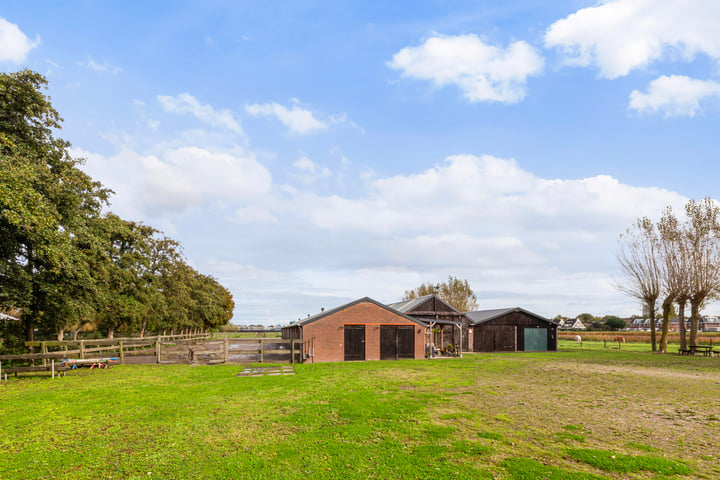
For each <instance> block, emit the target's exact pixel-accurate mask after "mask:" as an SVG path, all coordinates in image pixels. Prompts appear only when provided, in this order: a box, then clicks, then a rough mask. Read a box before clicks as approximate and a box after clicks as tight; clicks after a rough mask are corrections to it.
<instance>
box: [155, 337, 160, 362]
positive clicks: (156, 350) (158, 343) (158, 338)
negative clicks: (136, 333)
mask: <svg viewBox="0 0 720 480" xmlns="http://www.w3.org/2000/svg"><path fill="white" fill-rule="evenodd" d="M160 337H161V335H158V336H157V338H156V339H155V354H156V356H157V363H160Z"/></svg>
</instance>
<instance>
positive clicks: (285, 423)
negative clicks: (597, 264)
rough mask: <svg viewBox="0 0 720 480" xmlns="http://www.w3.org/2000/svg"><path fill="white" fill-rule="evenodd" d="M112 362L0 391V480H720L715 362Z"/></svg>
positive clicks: (719, 376)
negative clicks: (269, 373)
mask: <svg viewBox="0 0 720 480" xmlns="http://www.w3.org/2000/svg"><path fill="white" fill-rule="evenodd" d="M241 370H242V367H241V366H230V365H216V366H207V367H204V366H201V367H191V366H155V365H151V366H124V367H123V366H118V367H113V368H112V369H110V370H106V371H97V370H93V371H89V370H82V371H77V372H72V373H69V374H68V376H67V377H65V378H61V379H56V380H51V379H49V378H47V377H43V378H23V379H20V380H14V379H10V381H9V382H2V383H0V478H3V479H31V478H48V479H50V478H52V479H55V478H67V479H100V478H103V479H104V478H118V479H129V478H134V479H139V478H143V479H150V478H166V479H184V478H200V479H203V478H207V479H210V478H213V479H214V478H221V479H226V478H227V479H231V478H235V479H241V478H242V479H244V478H248V479H251V478H258V479H269V478H287V479H301V478H320V479H323V478H342V479H346V478H347V479H364V478H403V479H406V478H433V479H436V478H448V477H449V478H472V479H474V478H480V479H482V478H488V479H490V478H498V479H538V478H547V479H600V478H616V479H620V478H638V479H640V478H643V479H644V478H719V477H720V466H718V465H720V458H718V456H719V455H720V419H719V418H718V415H720V408H719V407H720V400H719V399H720V395H719V394H720V359H718V358H705V357H679V356H676V355H654V354H650V353H643V352H634V351H630V350H626V349H625V345H623V348H622V349H621V350H617V349H609V348H608V349H604V348H588V347H586V346H584V347H583V348H582V349H580V348H570V347H567V348H563V350H562V351H561V352H557V353H518V354H466V355H465V357H464V358H462V359H448V360H415V361H400V362H361V363H335V364H317V365H298V366H296V372H297V374H296V375H294V376H282V377H259V378H253V377H242V378H240V377H235V376H234V375H235V374H236V373H238V372H240V371H241Z"/></svg>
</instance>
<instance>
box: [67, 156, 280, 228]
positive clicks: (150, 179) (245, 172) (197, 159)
mask: <svg viewBox="0 0 720 480" xmlns="http://www.w3.org/2000/svg"><path fill="white" fill-rule="evenodd" d="M73 153H74V154H75V155H77V156H79V157H85V158H87V163H86V165H85V167H84V168H85V170H86V171H87V172H88V173H89V174H90V175H91V176H92V177H93V178H95V179H97V180H99V181H100V182H102V183H103V184H104V185H106V186H107V187H109V188H112V189H113V190H115V192H116V193H117V195H116V196H115V197H113V198H112V199H111V200H112V205H111V206H112V208H111V209H112V210H113V211H116V212H117V213H120V214H122V215H127V216H129V217H132V218H137V217H138V216H139V217H141V218H144V217H146V216H150V217H158V216H162V215H167V214H180V213H183V212H186V211H188V210H190V209H194V208H205V207H208V206H212V205H232V204H237V203H245V202H247V201H248V200H252V199H254V198H256V197H259V196H262V195H264V194H266V193H268V192H269V191H270V188H271V183H272V181H271V175H270V172H269V171H268V170H267V169H266V168H265V167H264V166H263V165H261V164H260V163H258V162H257V161H256V160H255V159H254V158H253V157H252V156H251V155H244V156H243V155H239V154H236V153H235V152H226V151H220V152H218V151H210V150H206V149H202V148H198V147H182V148H176V149H170V150H165V151H163V152H162V153H161V154H159V155H144V154H141V153H138V152H136V151H133V150H130V149H128V148H123V149H121V150H120V152H118V153H117V154H116V155H113V156H110V157H106V156H103V155H99V154H95V153H91V152H85V151H82V150H74V151H73ZM246 213H247V212H246Z"/></svg>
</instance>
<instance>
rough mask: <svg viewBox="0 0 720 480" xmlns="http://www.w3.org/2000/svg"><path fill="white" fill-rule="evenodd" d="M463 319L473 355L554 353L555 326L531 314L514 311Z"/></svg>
mask: <svg viewBox="0 0 720 480" xmlns="http://www.w3.org/2000/svg"><path fill="white" fill-rule="evenodd" d="M465 315H466V316H467V317H468V318H469V319H470V329H471V330H472V331H473V334H472V336H473V351H475V352H521V351H526V352H529V351H533V352H542V351H553V352H554V351H557V324H555V323H554V322H552V321H551V320H548V319H546V318H543V317H541V316H540V315H537V314H535V313H532V312H528V311H527V310H523V309H522V308H519V307H518V308H502V309H497V310H482V311H478V312H468V313H466V314H465Z"/></svg>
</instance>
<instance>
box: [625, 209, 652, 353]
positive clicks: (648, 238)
mask: <svg viewBox="0 0 720 480" xmlns="http://www.w3.org/2000/svg"><path fill="white" fill-rule="evenodd" d="M617 258H618V262H619V263H620V268H621V270H622V272H623V275H624V276H625V281H624V282H621V283H619V284H618V285H617V287H618V288H619V289H620V290H621V291H623V292H625V293H627V294H628V295H632V296H633V297H635V298H637V299H639V300H641V301H642V302H643V303H644V304H645V305H646V306H647V307H648V311H649V313H650V341H651V343H652V351H653V352H655V351H657V339H656V328H655V304H656V302H657V299H658V297H659V296H660V291H661V287H662V278H661V268H660V265H659V261H660V247H659V240H658V235H657V232H656V230H655V227H654V226H653V224H652V222H651V221H650V220H649V219H648V218H646V217H644V218H641V219H638V221H637V222H636V223H635V224H634V225H633V226H632V227H631V228H629V229H628V230H627V231H626V232H625V233H624V234H623V235H620V241H619V246H618V253H617Z"/></svg>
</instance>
